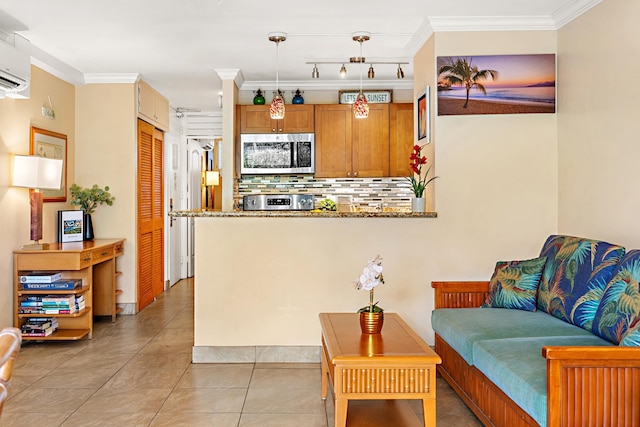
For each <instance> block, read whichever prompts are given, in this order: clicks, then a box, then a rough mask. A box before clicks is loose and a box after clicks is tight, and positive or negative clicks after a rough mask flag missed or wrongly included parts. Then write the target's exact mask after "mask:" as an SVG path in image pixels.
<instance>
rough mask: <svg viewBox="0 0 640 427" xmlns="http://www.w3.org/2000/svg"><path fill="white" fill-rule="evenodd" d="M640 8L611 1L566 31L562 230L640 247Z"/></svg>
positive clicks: (562, 34) (562, 43) (561, 44)
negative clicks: (639, 137)
mask: <svg viewBox="0 0 640 427" xmlns="http://www.w3.org/2000/svg"><path fill="white" fill-rule="evenodd" d="M638 16H640V2H638V1H635V0H618V1H613V0H607V1H604V2H602V3H600V4H599V5H598V6H596V7H594V8H593V9H591V10H590V11H588V12H587V13H585V14H584V15H582V16H580V17H579V18H578V19H576V20H575V21H572V22H570V23H569V24H567V25H566V26H565V27H563V28H562V29H561V30H560V31H559V32H558V50H559V55H560V73H559V89H558V91H559V93H560V102H559V110H558V135H559V141H560V142H559V171H560V178H559V211H558V212H559V229H560V232H562V233H567V234H573V235H578V236H588V237H592V238H597V239H603V240H607V241H610V242H612V243H618V244H621V245H624V246H626V247H627V248H640V226H639V224H638V211H640V175H639V174H638V159H640V143H639V142H638V135H639V134H640V104H639V103H638V100H639V99H640V88H639V87H638V84H637V82H636V80H637V77H638V76H640V59H639V58H640V43H639V40H640V26H638V23H637V19H638Z"/></svg>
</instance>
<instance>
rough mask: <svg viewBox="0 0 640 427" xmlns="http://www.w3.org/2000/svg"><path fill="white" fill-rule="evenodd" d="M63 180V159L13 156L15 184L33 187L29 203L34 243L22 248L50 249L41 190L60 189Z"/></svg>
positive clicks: (15, 185)
mask: <svg viewBox="0 0 640 427" xmlns="http://www.w3.org/2000/svg"><path fill="white" fill-rule="evenodd" d="M61 181H62V160H61V159H47V158H45V157H38V156H22V155H15V156H14V157H13V186H14V187H26V188H29V189H31V190H32V191H30V192H29V193H30V195H29V197H30V198H29V205H30V208H31V222H30V229H31V240H33V244H29V245H24V246H22V249H26V250H39V249H49V244H48V243H40V240H41V239H42V199H43V196H42V193H41V192H40V190H59V189H60V184H61Z"/></svg>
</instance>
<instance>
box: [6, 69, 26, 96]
mask: <svg viewBox="0 0 640 427" xmlns="http://www.w3.org/2000/svg"><path fill="white" fill-rule="evenodd" d="M27 85H28V82H27V81H26V80H24V79H21V78H20V77H18V76H14V75H13V74H10V73H7V72H5V71H2V70H0V88H2V89H4V90H5V91H7V92H18V91H20V90H22V89H24V88H26V87H27Z"/></svg>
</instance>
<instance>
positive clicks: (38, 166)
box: [13, 155, 62, 190]
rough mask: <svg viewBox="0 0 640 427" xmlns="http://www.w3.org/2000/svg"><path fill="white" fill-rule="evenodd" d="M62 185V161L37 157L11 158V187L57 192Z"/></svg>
mask: <svg viewBox="0 0 640 427" xmlns="http://www.w3.org/2000/svg"><path fill="white" fill-rule="evenodd" d="M61 183H62V160H61V159H47V158H46V157H38V156H21V155H16V156H14V157H13V186H14V187H27V188H37V189H40V190H59V189H60V185H61Z"/></svg>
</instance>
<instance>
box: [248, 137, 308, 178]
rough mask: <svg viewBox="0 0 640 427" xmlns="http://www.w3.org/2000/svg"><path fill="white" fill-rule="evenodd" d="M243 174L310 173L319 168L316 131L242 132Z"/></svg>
mask: <svg viewBox="0 0 640 427" xmlns="http://www.w3.org/2000/svg"><path fill="white" fill-rule="evenodd" d="M240 153H241V159H242V166H241V167H240V173H242V174H247V175H257V174H276V175H277V174H309V173H314V171H315V135H314V134H313V133H278V134H242V135H240Z"/></svg>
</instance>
